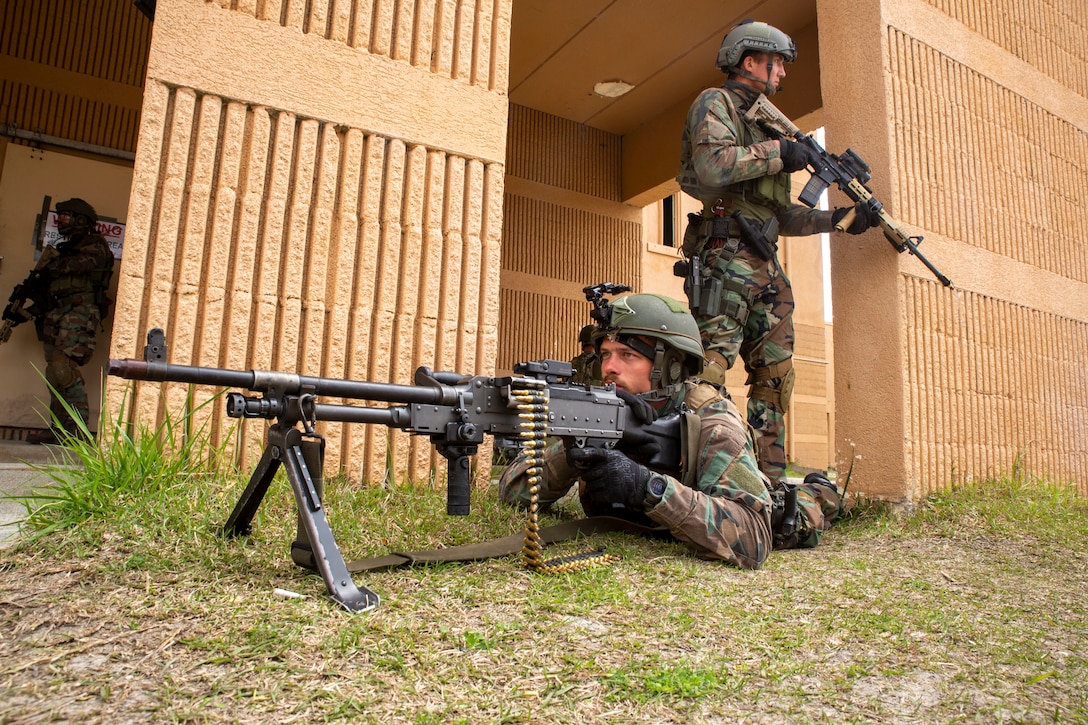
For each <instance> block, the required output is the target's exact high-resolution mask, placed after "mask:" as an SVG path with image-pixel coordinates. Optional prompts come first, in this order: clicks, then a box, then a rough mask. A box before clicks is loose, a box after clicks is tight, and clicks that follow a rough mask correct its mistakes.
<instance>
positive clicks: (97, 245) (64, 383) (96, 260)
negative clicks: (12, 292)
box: [35, 230, 113, 433]
mask: <svg viewBox="0 0 1088 725" xmlns="http://www.w3.org/2000/svg"><path fill="white" fill-rule="evenodd" d="M44 272H45V276H46V278H47V279H48V280H49V288H48V299H47V301H46V309H45V311H44V312H43V314H42V315H41V316H40V317H38V318H37V319H36V320H35V325H36V326H37V331H38V339H39V340H41V341H42V343H43V346H44V348H45V362H46V366H45V379H46V381H47V382H48V383H49V385H50V386H51V388H52V390H51V391H50V405H49V409H50V411H51V412H52V414H53V415H54V416H55V417H56V420H57V421H58V422H59V423H60V425H61V426H62V427H63V428H64V429H65V430H67V431H68V432H70V433H75V432H77V430H78V426H77V424H76V422H75V421H74V420H72V418H71V417H70V416H69V415H68V413H67V411H65V409H64V406H63V405H62V404H61V402H60V399H58V397H57V396H58V395H59V396H60V398H63V399H64V400H65V401H66V402H67V403H68V405H70V406H71V407H72V409H73V410H75V411H76V413H77V414H78V415H79V416H80V418H82V420H83V421H84V422H86V421H87V419H88V417H89V415H90V407H89V404H88V400H87V389H86V387H85V386H84V382H83V375H82V374H81V373H80V371H79V368H80V367H81V366H83V365H86V364H87V362H88V361H89V360H90V359H91V355H92V354H93V353H94V349H95V338H96V336H97V333H98V327H99V324H100V323H101V321H102V315H103V312H104V311H105V309H106V304H107V301H106V290H107V289H108V288H109V282H110V276H111V275H112V273H113V252H112V251H111V250H110V246H109V243H108V242H106V240H105V239H104V238H103V237H102V236H101V235H99V234H96V233H95V232H94V231H86V230H79V231H76V232H74V233H73V234H72V235H71V236H69V237H66V238H62V240H61V241H60V242H59V243H58V244H57V256H56V257H54V258H53V259H52V260H51V261H50V262H49V263H48V264H47V265H46V267H45V270H44ZM54 391H55V393H54Z"/></svg>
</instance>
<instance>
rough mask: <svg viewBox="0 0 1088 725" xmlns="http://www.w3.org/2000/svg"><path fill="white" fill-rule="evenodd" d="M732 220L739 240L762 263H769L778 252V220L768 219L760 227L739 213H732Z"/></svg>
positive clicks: (774, 218) (775, 218)
mask: <svg viewBox="0 0 1088 725" xmlns="http://www.w3.org/2000/svg"><path fill="white" fill-rule="evenodd" d="M732 218H733V219H734V220H735V221H736V223H737V231H738V232H739V233H740V238H741V240H743V241H744V243H745V244H747V245H748V246H749V247H751V248H752V250H753V251H755V253H756V254H758V255H759V258H760V259H762V260H763V261H764V262H769V261H771V259H772V258H773V257H774V255H775V252H776V251H777V250H778V247H777V246H776V244H777V242H778V218H777V217H773V216H772V217H769V218H768V219H767V220H766V221H765V222H763V224H762V225H759V224H757V223H756V222H754V221H752V220H751V219H748V218H747V217H744V216H742V215H741V213H740V212H739V211H735V212H733V216H732Z"/></svg>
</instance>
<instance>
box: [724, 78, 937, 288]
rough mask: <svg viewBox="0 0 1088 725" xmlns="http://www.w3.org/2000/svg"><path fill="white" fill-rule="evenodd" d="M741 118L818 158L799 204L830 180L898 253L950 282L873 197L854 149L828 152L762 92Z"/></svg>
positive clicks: (815, 197)
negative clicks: (865, 209)
mask: <svg viewBox="0 0 1088 725" xmlns="http://www.w3.org/2000/svg"><path fill="white" fill-rule="evenodd" d="M744 119H745V120H746V121H748V122H749V123H755V124H758V125H759V126H761V127H762V128H764V129H765V130H767V131H768V132H770V133H772V134H774V135H775V136H778V137H782V136H785V137H787V138H792V139H794V140H795V141H797V143H800V144H802V145H804V146H805V147H806V148H808V149H810V150H812V151H813V152H814V153H815V154H816V156H817V157H818V158H819V165H818V166H815V167H814V168H813V169H811V172H812V177H811V178H810V179H809V180H808V183H807V184H805V188H804V189H802V191H801V193H800V195H799V196H798V199H800V201H801V203H802V204H805V205H807V206H810V207H815V206H816V204H817V203H818V202H819V200H820V194H822V193H823V192H824V189H826V188H827V187H828V186H830V185H831V184H836V185H837V186H838V187H839V189H841V190H842V192H843V193H844V194H846V196H847V197H849V198H850V199H851V200H852V201H854V202H860V203H862V204H867V205H868V206H869V209H870V210H872V212H873V213H875V214H876V215H877V218H878V219H879V223H880V228H881V230H882V231H883V232H884V238H885V239H887V240H888V242H889V243H890V244H891V245H892V246H893V247H895V250H896V251H897V252H899V253H900V254H902V253H903V252H910V253H911V254H913V255H914V256H915V257H917V258H918V260H919V261H920V262H921V263H922V264H924V265H925V266H926V268H927V269H928V270H929V271H930V272H932V273H933V275H934V276H935V277H936V278H937V279H938V280H939V281H940V283H941V284H943V285H944V286H945V287H951V286H952V280H950V279H949V278H948V277H946V276H944V275H943V274H942V273H941V271H940V270H939V269H937V267H936V266H935V265H934V264H933V263H932V262H930V261H929V260H928V259H926V257H925V255H924V254H922V253H921V252H920V251H919V250H918V245H919V244H921V243H922V237H921V235H915V236H911V235H909V234H907V233H906V232H905V231H903V228H902V227H900V226H899V222H897V221H896V220H895V219H893V218H892V216H891V215H890V214H888V212H886V211H885V210H884V206H883V204H881V203H880V202H879V201H877V200H876V199H875V198H873V190H872V189H870V188H869V187H868V186H867V185H866V184H868V182H869V179H870V178H871V177H872V175H871V173H870V172H871V171H872V169H871V168H870V167H869V165H868V164H867V163H865V161H864V160H863V159H862V158H861V157H860V156H858V154H857V153H856V152H855V151H854V150H853V149H847V150H846V152H845V153H844V154H843V155H842V156H836V155H835V154H830V153H828V152H827V151H826V150H825V149H824V147H823V146H821V145H820V144H819V142H818V141H817V140H816V139H814V138H813V137H812V136H811V135H809V134H805V133H802V132H801V130H800V129H799V128H797V126H795V125H794V124H793V122H792V121H790V120H789V118H787V117H786V116H785V114H783V113H782V112H781V111H780V110H778V108H777V107H775V105H774V104H773V103H771V102H770V100H768V99H767V97H766V96H764V95H762V94H760V96H759V98H757V99H756V101H755V102H754V103H753V104H752V106H751V107H750V108H749V109H748V111H747V112H746V113H745V114H744ZM855 215H856V212H855V211H854V210H853V209H851V210H850V211H849V212H847V214H846V215H845V216H844V217H843V218H842V219H840V220H839V222H838V223H837V224H836V225H835V228H836V229H838V230H840V231H841V230H843V229H846V228H847V227H849V226H850V224H851V222H853V221H854V217H855Z"/></svg>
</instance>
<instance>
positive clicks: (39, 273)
mask: <svg viewBox="0 0 1088 725" xmlns="http://www.w3.org/2000/svg"><path fill="white" fill-rule="evenodd" d="M55 256H57V250H56V248H55V247H52V246H47V247H46V248H45V249H43V250H42V253H41V256H40V257H38V263H37V264H35V265H34V268H33V269H32V270H30V274H28V275H27V276H26V279H24V280H23V281H22V282H20V283H19V284H17V285H15V289H13V290H12V291H11V297H9V298H8V304H7V306H6V307H4V313H3V321H2V322H0V344H3V343H5V342H7V341H8V340H10V339H11V330H12V328H14V327H15V326H17V325H21V324H23V323H24V322H29V321H30V320H33V319H34V318H35V317H37V315H38V314H40V313H41V310H40V309H37V308H38V307H40V306H41V305H42V303H43V301H44V300H45V296H46V293H47V292H48V287H49V280H48V279H47V278H46V277H45V265H47V264H49V260H51V259H53V257H55Z"/></svg>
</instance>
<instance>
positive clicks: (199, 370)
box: [106, 358, 458, 417]
mask: <svg viewBox="0 0 1088 725" xmlns="http://www.w3.org/2000/svg"><path fill="white" fill-rule="evenodd" d="M106 372H107V374H109V375H115V376H117V377H121V378H125V379H127V380H149V381H153V382H166V381H169V382H175V383H192V384H194V385H214V386H218V387H224V388H243V389H245V390H252V391H254V392H259V393H281V394H282V393H289V394H291V393H298V392H301V391H304V390H305V391H309V392H311V393H313V394H314V395H324V396H327V397H332V398H353V399H355V400H377V401H382V402H387V403H429V404H434V405H452V404H454V403H456V402H457V399H458V394H457V390H456V389H455V388H453V387H451V386H449V385H443V384H441V383H438V382H436V381H434V379H433V378H431V380H430V381H429V382H430V383H431V384H430V386H421V385H397V384H395V383H371V382H364V381H358V380H340V379H337V378H321V377H312V376H308V375H296V374H294V373H284V372H276V371H270V370H226V369H223V368H207V367H199V366H194V365H174V364H172V363H165V362H153V361H145V360H135V359H123V360H117V359H113V358H111V359H110V361H109V363H108V365H107V367H106ZM419 379H420V374H419V373H417V380H419ZM424 379H426V378H424ZM234 417H243V416H240V415H239V416H234ZM250 417H257V416H250ZM261 417H265V416H261Z"/></svg>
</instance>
